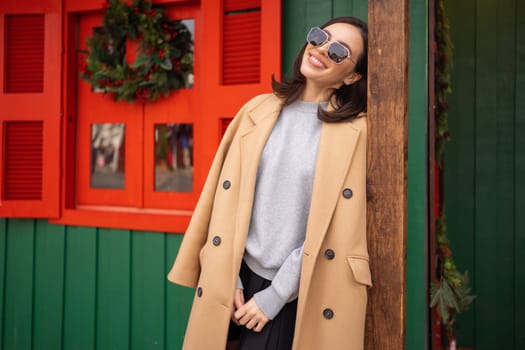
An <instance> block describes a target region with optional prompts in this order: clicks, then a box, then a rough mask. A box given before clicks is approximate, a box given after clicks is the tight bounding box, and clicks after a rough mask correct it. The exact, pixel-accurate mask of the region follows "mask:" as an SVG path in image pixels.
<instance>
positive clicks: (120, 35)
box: [79, 0, 193, 102]
mask: <svg viewBox="0 0 525 350" xmlns="http://www.w3.org/2000/svg"><path fill="white" fill-rule="evenodd" d="M103 9H104V10H105V13H104V18H103V26H102V27H101V28H95V30H94V33H93V35H91V36H89V37H88V38H87V41H86V47H87V49H86V50H82V51H80V53H82V54H83V55H82V56H80V59H79V71H80V78H81V79H83V80H84V81H86V82H88V83H89V84H91V86H92V87H93V90H95V91H98V92H102V93H103V94H110V95H111V96H112V97H113V98H114V99H115V100H116V101H129V102H134V101H140V102H150V101H155V100H158V99H159V98H160V97H161V96H168V95H169V94H170V92H171V91H172V90H176V89H180V88H184V87H188V85H189V84H188V78H189V76H190V75H191V74H192V73H193V40H192V36H191V32H190V31H189V29H188V28H187V27H186V25H185V24H184V23H183V22H182V21H180V20H173V19H171V18H169V17H168V16H167V14H166V12H165V11H164V9H162V8H161V7H156V6H155V7H154V6H153V5H152V3H151V1H148V0H108V1H107V2H105V3H104V4H103ZM127 40H132V41H137V42H138V43H139V45H138V49H137V51H138V53H137V57H136V59H135V60H134V62H132V63H131V64H127V63H126V41H127Z"/></svg>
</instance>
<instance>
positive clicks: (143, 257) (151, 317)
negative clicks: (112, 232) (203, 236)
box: [131, 232, 180, 350]
mask: <svg viewBox="0 0 525 350" xmlns="http://www.w3.org/2000/svg"><path fill="white" fill-rule="evenodd" d="M164 236H165V235H164V234H159V233H150V232H133V233H132V234H131V252H132V253H131V256H132V261H131V349H136V350H148V349H165V348H166V342H165V333H166V322H165V314H166V313H169V312H171V310H169V309H167V308H166V298H165V285H166V273H165V238H164ZM169 331H170V332H171V331H172V329H169ZM169 349H180V346H179V347H169Z"/></svg>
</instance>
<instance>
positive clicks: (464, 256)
mask: <svg viewBox="0 0 525 350" xmlns="http://www.w3.org/2000/svg"><path fill="white" fill-rule="evenodd" d="M446 4H447V13H448V14H449V16H450V33H451V39H452V42H453V44H454V52H453V66H452V72H451V80H452V94H451V95H449V99H448V101H449V106H450V109H449V119H448V123H449V130H450V135H451V139H450V142H448V144H447V146H446V151H445V168H444V169H445V173H444V175H445V176H444V179H443V180H444V198H443V199H444V203H445V208H443V209H445V210H446V215H447V224H448V235H449V238H450V244H451V247H452V252H453V254H454V260H455V262H456V264H457V267H458V269H459V270H460V271H465V270H469V275H470V277H471V282H472V284H473V285H474V286H475V285H476V278H473V277H475V276H476V268H475V261H474V260H475V251H474V242H475V232H476V227H475V200H476V198H475V195H474V193H475V189H474V184H475V166H476V164H475V157H474V150H475V142H476V139H475V132H474V131H475V125H476V121H475V118H476V110H475V103H476V95H475V91H476V89H475V86H476V80H475V74H476V62H475V59H474V57H475V47H476V46H475V44H476V31H475V25H476V18H475V16H474V14H475V8H476V1H475V0H464V1H447V2H446ZM474 305H475V304H474ZM475 317H476V315H475V307H471V309H470V310H469V311H468V312H467V313H465V314H463V315H460V316H459V322H458V324H457V327H456V329H457V337H458V339H457V340H458V344H459V345H460V346H465V347H475V346H476V342H475V331H474V329H475Z"/></svg>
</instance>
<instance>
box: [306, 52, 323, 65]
mask: <svg viewBox="0 0 525 350" xmlns="http://www.w3.org/2000/svg"><path fill="white" fill-rule="evenodd" d="M308 62H309V63H310V64H311V65H312V66H314V67H318V68H327V67H326V65H325V64H324V63H323V62H322V61H321V60H320V59H319V58H317V57H315V56H314V55H312V54H310V56H309V57H308Z"/></svg>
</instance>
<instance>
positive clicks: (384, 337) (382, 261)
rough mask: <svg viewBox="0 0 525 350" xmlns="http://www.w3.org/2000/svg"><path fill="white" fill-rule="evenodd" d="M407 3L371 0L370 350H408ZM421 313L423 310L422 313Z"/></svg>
mask: <svg viewBox="0 0 525 350" xmlns="http://www.w3.org/2000/svg"><path fill="white" fill-rule="evenodd" d="M408 3H409V0H369V1H368V24H369V56H368V62H369V66H368V67H369V80H368V81H369V83H368V84H369V85H368V115H369V137H368V151H369V152H368V185H369V192H370V197H371V198H370V200H369V202H368V208H367V211H368V239H369V250H370V262H371V269H372V278H373V282H374V287H373V288H372V289H371V290H370V293H369V303H368V314H367V324H366V349H367V350H377V349H381V350H389V349H392V350H399V349H404V348H405V321H406V317H405V305H406V286H405V281H406V279H405V265H406V233H407V174H408V170H407V151H408V148H407V147H408V140H407V135H408V42H409V40H408V39H409V37H408V35H409V34H408V33H409V32H408V28H409V17H408ZM421 312H424V310H422V311H421Z"/></svg>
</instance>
